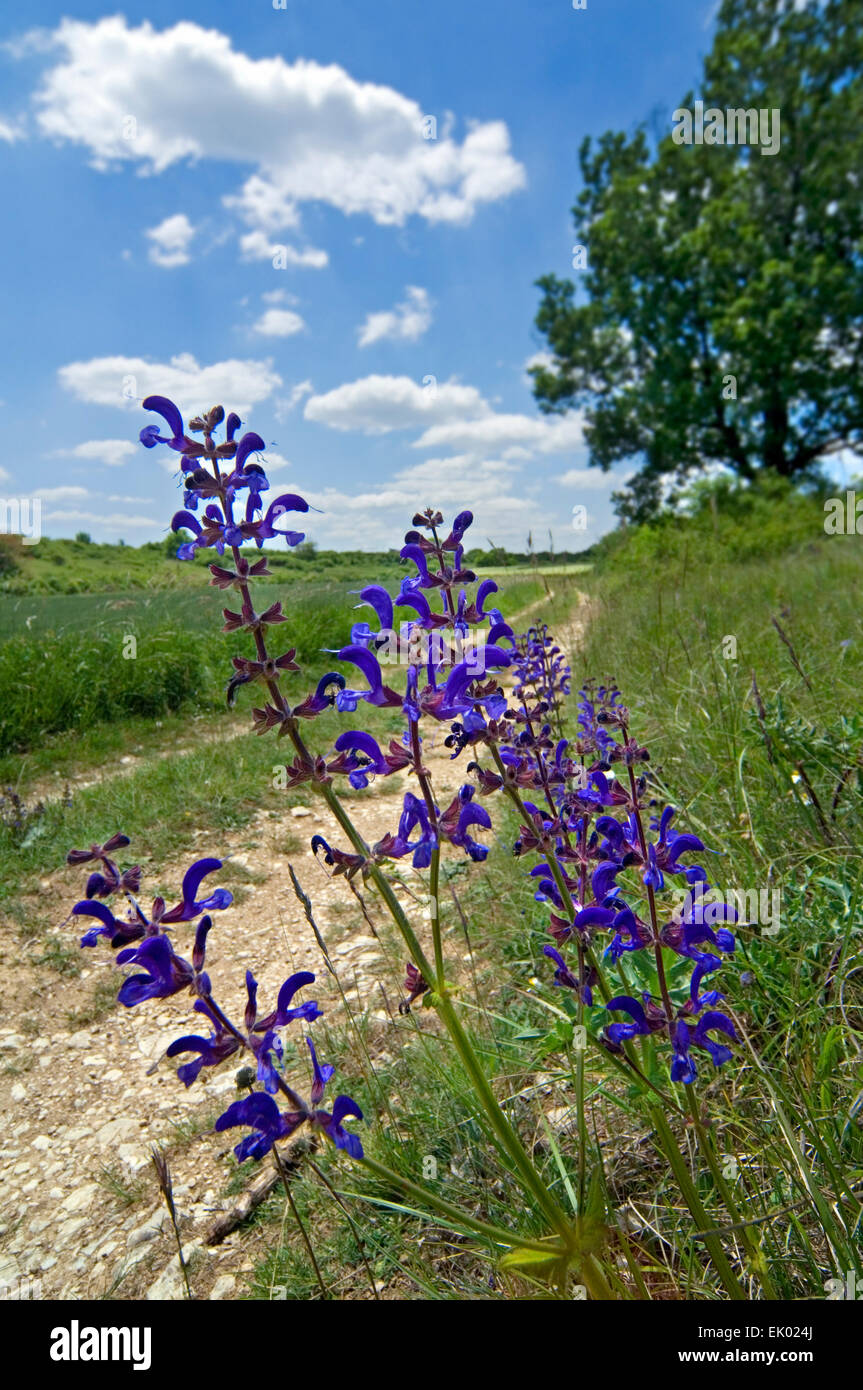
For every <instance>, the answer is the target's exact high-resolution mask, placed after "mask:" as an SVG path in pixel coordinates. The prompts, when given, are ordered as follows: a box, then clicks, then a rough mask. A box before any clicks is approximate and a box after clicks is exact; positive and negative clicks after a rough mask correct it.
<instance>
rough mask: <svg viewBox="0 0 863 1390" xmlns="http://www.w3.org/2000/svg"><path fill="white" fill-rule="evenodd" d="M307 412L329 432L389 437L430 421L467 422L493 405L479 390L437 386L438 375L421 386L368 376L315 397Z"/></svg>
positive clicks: (450, 384)
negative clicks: (350, 432) (327, 426)
mask: <svg viewBox="0 0 863 1390" xmlns="http://www.w3.org/2000/svg"><path fill="white" fill-rule="evenodd" d="M303 414H304V416H305V418H306V419H307V420H314V421H316V422H317V423H319V424H323V425H329V426H330V428H331V429H337V430H361V431H362V432H363V433H364V434H387V433H388V432H389V431H390V430H404V429H410V428H412V427H417V426H420V425H425V424H427V423H428V421H429V419H430V418H431V419H433V420H437V421H447V420H450V421H457V420H469V419H471V418H472V417H475V416H483V415H487V414H489V407H488V405H487V404H486V402H485V401H484V400H483V398H482V396H481V395H480V393H479V391H478V390H477V389H476V387H475V386H460V385H459V384H458V383H457V382H455V381H447V382H443V383H440V384H438V383H437V381H436V380H435V378H434V377H429V378H428V379H427V382H426V384H425V385H420V384H419V383H418V382H416V381H413V380H412V379H411V377H409V376H366V377H361V378H360V379H359V380H358V381H350V382H346V383H345V384H344V385H343V386H337V387H335V389H334V390H332V391H327V392H326V393H325V394H324V395H321V396H312V397H311V399H310V400H308V401H307V402H306V406H305V410H304V412H303Z"/></svg>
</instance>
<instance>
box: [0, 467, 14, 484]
mask: <svg viewBox="0 0 863 1390" xmlns="http://www.w3.org/2000/svg"><path fill="white" fill-rule="evenodd" d="M11 477H12V474H11V473H10V472H9V469H8V468H0V483H8V482H9V480H10V479H11Z"/></svg>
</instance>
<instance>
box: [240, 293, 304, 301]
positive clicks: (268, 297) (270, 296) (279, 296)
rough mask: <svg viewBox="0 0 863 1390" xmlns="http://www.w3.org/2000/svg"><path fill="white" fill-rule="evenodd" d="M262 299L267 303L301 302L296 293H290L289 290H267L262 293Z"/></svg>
mask: <svg viewBox="0 0 863 1390" xmlns="http://www.w3.org/2000/svg"><path fill="white" fill-rule="evenodd" d="M261 299H262V300H263V301H264V303H265V304H299V302H300V301H299V300H298V299H297V296H296V295H295V294H288V292H287V290H266V291H265V292H264V294H262V295H261ZM243 302H244V303H245V302H246V301H245V300H244V301H243Z"/></svg>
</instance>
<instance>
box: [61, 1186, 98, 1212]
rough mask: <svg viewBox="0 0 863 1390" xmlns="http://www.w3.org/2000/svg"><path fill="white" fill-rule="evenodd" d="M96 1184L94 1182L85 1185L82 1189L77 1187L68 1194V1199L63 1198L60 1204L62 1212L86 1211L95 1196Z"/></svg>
mask: <svg viewBox="0 0 863 1390" xmlns="http://www.w3.org/2000/svg"><path fill="white" fill-rule="evenodd" d="M96 1191H97V1188H96V1184H95V1183H94V1182H88V1183H85V1184H84V1186H83V1187H78V1188H76V1189H75V1191H74V1192H70V1193H69V1196H68V1197H64V1199H63V1201H62V1202H61V1203H60V1205H61V1207H62V1209H63V1211H70V1212H71V1211H86V1210H87V1208H88V1207H89V1205H90V1203H91V1202H92V1200H93V1198H94V1197H95V1195H96Z"/></svg>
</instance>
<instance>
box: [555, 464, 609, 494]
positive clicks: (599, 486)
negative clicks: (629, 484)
mask: <svg viewBox="0 0 863 1390" xmlns="http://www.w3.org/2000/svg"><path fill="white" fill-rule="evenodd" d="M609 478H611V483H613V485H614V486H615V487H619V486H620V484H621V482H622V481H623V479H622V478H621V477H620V476H619V471H618V473H616V474H614V475H613V476H612V475H610V474H608V473H603V471H602V469H601V468H568V469H567V470H566V472H565V473H558V475H557V482H559V483H562V484H563V486H564V487H574V488H578V490H579V491H581V492H583V491H585V490H588V491H590V490H593V491H595V492H607V491H608V489H609V486H610V483H609Z"/></svg>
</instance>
